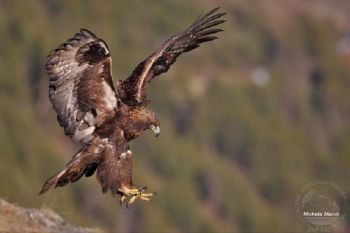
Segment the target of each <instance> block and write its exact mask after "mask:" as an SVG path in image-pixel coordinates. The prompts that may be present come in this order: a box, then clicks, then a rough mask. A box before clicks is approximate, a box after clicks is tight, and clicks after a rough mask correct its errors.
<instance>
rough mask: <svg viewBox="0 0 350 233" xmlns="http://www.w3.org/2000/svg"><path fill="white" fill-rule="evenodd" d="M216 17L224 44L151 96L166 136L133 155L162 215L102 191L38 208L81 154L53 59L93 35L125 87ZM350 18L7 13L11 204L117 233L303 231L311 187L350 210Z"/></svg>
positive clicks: (225, 5)
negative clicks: (332, 186)
mask: <svg viewBox="0 0 350 233" xmlns="http://www.w3.org/2000/svg"><path fill="white" fill-rule="evenodd" d="M216 6H221V7H222V10H223V11H226V12H227V13H228V14H227V16H226V19H227V22H226V23H225V24H224V25H223V26H222V28H223V29H224V30H225V32H223V33H221V34H220V35H219V39H218V40H216V41H214V42H212V43H208V44H205V45H203V46H202V47H201V48H200V49H198V50H195V51H193V52H191V53H190V54H185V55H184V56H182V57H180V58H179V60H178V61H177V63H176V64H175V65H174V66H173V67H172V68H171V69H170V71H169V72H168V73H167V74H165V75H162V76H161V77H160V78H158V79H157V80H156V81H154V82H152V84H151V86H150V89H149V92H150V94H151V99H152V103H151V106H150V108H151V109H153V110H155V111H156V112H157V113H158V115H159V117H160V119H161V128H162V134H161V136H160V137H159V138H157V139H156V138H155V137H154V135H152V133H151V132H145V134H144V135H143V136H142V137H140V138H138V139H136V140H134V141H133V142H132V143H131V148H132V150H133V152H134V180H135V183H136V184H140V185H147V186H148V188H149V189H150V190H151V191H156V192H158V194H159V195H157V196H156V197H155V198H154V201H153V202H152V203H142V202H137V203H136V204H135V205H134V206H133V208H132V209H130V210H125V209H121V208H120V207H119V203H118V201H119V199H118V198H114V197H112V196H111V195H110V194H108V195H102V193H101V189H100V186H99V185H98V183H97V182H96V179H95V178H90V179H81V180H80V181H79V182H78V183H75V184H71V185H68V186H66V187H65V188H62V189H55V190H50V191H49V192H48V193H46V194H45V195H44V196H38V195H37V193H38V191H39V189H40V187H41V185H42V183H43V182H44V180H45V179H46V178H48V177H49V176H51V175H53V174H54V173H56V172H57V171H59V170H60V169H61V168H62V167H63V166H64V165H65V163H66V162H67V161H68V159H69V158H70V156H72V155H73V154H74V153H75V152H76V151H77V150H78V148H79V145H75V144H73V143H71V142H70V139H69V138H66V137H65V136H64V134H63V130H62V129H61V128H60V127H59V126H58V123H57V122H56V115H55V113H54V111H53V109H52V107H51V104H50V102H49V99H48V78H47V76H46V74H45V70H44V64H45V58H46V55H47V54H48V53H49V52H50V51H51V50H52V49H54V48H56V47H57V46H58V45H59V44H60V43H61V42H63V41H65V40H66V39H67V38H69V37H71V36H72V35H73V34H74V33H75V32H77V31H78V30H79V29H80V28H82V27H84V28H87V29H89V30H91V31H93V32H94V33H96V35H98V36H99V37H101V38H103V39H104V40H105V41H106V42H107V44H108V45H109V48H110V50H111V53H112V57H113V75H114V80H115V81H116V80H118V79H124V78H125V77H127V76H128V75H129V74H130V72H131V71H132V70H133V68H134V67H135V65H136V64H138V63H139V62H140V61H142V60H143V59H144V58H146V57H147V56H148V55H149V54H151V53H152V52H153V51H154V50H155V49H156V48H157V47H158V46H159V45H160V44H161V43H162V42H163V41H164V40H166V39H167V38H168V37H169V36H171V35H173V34H174V33H177V32H179V31H181V30H183V29H184V28H186V27H187V26H188V25H189V24H191V23H192V21H193V20H195V19H196V18H197V16H198V15H199V14H200V13H201V12H204V11H208V10H210V9H212V8H214V7H216ZM349 12H350V2H349V1H323V0H298V1H295V0H283V1H279V0H266V1H258V0H249V1H247V0H203V1H187V0H164V1H153V0H152V1H143V2H142V3H141V2H140V1H136V0H118V1H97V0H86V1H83V0H79V1H78V0H76V1H69V0H61V1H58V0H41V1H39V0H26V1H22V0H0V76H1V77H0V146H1V151H0V155H1V162H0V184H1V185H0V196H1V197H2V198H5V199H6V200H8V201H11V202H15V203H18V204H20V205H23V206H26V207H42V206H44V207H47V208H51V209H53V210H55V211H57V212H58V213H60V214H61V215H62V216H64V218H65V219H67V220H69V221H70V222H72V223H74V224H80V225H82V226H86V227H98V228H101V229H104V230H106V231H113V232H285V231H288V232H301V231H305V227H304V225H303V224H302V223H301V222H300V221H299V220H298V219H297V217H296V214H295V207H294V201H295V198H296V196H297V194H298V192H299V191H300V189H301V187H302V186H303V185H305V184H307V183H309V182H312V181H315V180H329V181H332V182H334V183H336V184H337V185H338V186H339V187H341V189H342V190H344V191H345V192H346V193H347V195H348V196H350V186H349V181H348V179H349V177H350V169H349V164H350V157H349V155H350V124H349V120H350V91H349V90H350V14H349ZM339 229H340V230H342V231H344V232H345V231H350V220H349V218H347V220H346V221H345V222H343V223H342V225H341V226H340V228H339Z"/></svg>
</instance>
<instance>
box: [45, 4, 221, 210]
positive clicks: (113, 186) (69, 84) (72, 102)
mask: <svg viewBox="0 0 350 233" xmlns="http://www.w3.org/2000/svg"><path fill="white" fill-rule="evenodd" d="M218 10H219V8H215V9H213V10H211V11H209V12H208V13H206V14H204V15H202V16H200V17H199V18H198V19H197V20H195V21H194V22H193V23H192V24H191V25H190V26H189V27H188V28H187V29H186V30H184V31H183V32H181V33H179V34H177V35H174V36H172V37H170V39H168V40H167V41H166V42H164V43H163V44H162V45H161V46H160V47H159V48H158V49H157V50H156V51H155V52H154V53H152V54H151V55H150V56H149V57H148V58H146V59H145V60H144V61H142V62H141V63H140V64H138V65H137V66H136V68H135V69H134V71H133V72H132V73H131V75H130V76H129V77H128V78H127V79H125V80H122V81H119V82H118V83H117V88H115V87H114V84H113V78H112V72H111V67H112V58H111V54H110V51H109V49H108V46H107V44H106V42H105V41H103V40H102V39H100V38H98V37H97V36H96V35H95V34H94V33H92V32H90V31H88V30H86V29H81V30H80V32H78V33H76V34H75V35H74V36H73V37H72V38H70V39H68V40H67V41H66V42H64V43H63V44H61V45H60V46H59V47H58V48H57V49H54V50H53V51H52V52H50V54H49V55H48V57H47V62H46V71H47V74H48V76H49V98H50V101H51V103H52V106H53V108H54V110H55V111H56V113H57V120H58V122H59V124H60V126H61V127H63V128H64V132H65V134H66V135H68V136H70V137H71V138H72V139H73V140H75V141H79V142H81V143H82V145H83V146H82V148H81V149H80V150H79V152H78V153H76V154H75V155H74V156H73V157H72V159H71V160H70V161H69V162H68V163H67V164H66V166H65V167H64V169H63V170H62V171H60V172H58V173H57V174H56V175H54V176H52V177H51V178H49V179H47V180H46V182H45V183H44V185H43V187H42V189H41V191H40V194H43V193H45V192H46V191H48V190H49V189H50V188H51V187H55V188H56V187H63V186H65V185H66V184H69V183H72V182H76V181H78V180H79V179H80V178H81V177H83V176H85V177H89V176H91V175H93V174H94V173H96V177H97V180H98V182H99V183H100V185H101V187H102V192H103V193H105V192H107V191H111V193H112V194H113V195H116V194H118V195H120V196H121V199H120V201H121V204H123V203H125V204H126V206H127V207H128V206H129V205H130V204H133V203H134V202H135V201H136V200H143V201H150V198H151V197H152V196H154V194H155V193H154V192H150V193H147V192H146V189H145V188H137V187H138V186H135V185H134V183H133V180H132V159H133V156H132V152H131V150H130V149H129V141H131V140H133V139H134V138H136V137H138V136H140V135H141V134H142V133H143V131H145V130H147V129H150V130H152V131H153V132H154V134H155V135H156V136H159V134H160V127H159V126H160V122H159V119H158V117H157V116H156V114H155V113H154V112H153V111H151V110H149V109H148V108H147V105H148V104H149V102H150V101H149V100H148V99H147V87H148V84H149V83H150V82H151V81H152V80H153V78H154V77H156V76H158V75H160V74H162V73H165V72H167V71H168V69H169V68H170V66H171V65H172V64H174V62H175V61H176V59H177V57H178V56H180V55H181V54H183V53H185V52H189V51H191V50H193V49H196V48H198V47H199V46H200V44H202V43H205V42H209V41H212V40H215V39H217V37H216V36H214V34H217V33H219V32H221V31H222V29H219V28H213V27H215V26H217V25H219V24H222V23H223V22H225V20H223V19H222V17H223V16H224V15H225V13H217V11H218Z"/></svg>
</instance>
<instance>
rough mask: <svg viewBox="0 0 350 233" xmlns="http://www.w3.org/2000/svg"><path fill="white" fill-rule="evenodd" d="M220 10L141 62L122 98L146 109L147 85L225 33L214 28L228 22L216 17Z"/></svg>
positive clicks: (121, 90)
mask: <svg viewBox="0 0 350 233" xmlns="http://www.w3.org/2000/svg"><path fill="white" fill-rule="evenodd" d="M218 9H219V8H215V9H213V10H211V11H210V12H208V13H206V14H205V15H203V16H200V17H199V18H198V19H197V20H196V21H195V22H194V23H193V24H192V25H191V26H190V27H188V28H187V29H186V30H185V31H183V32H182V33H180V34H177V35H175V36H173V37H171V38H170V39H169V40H167V41H166V42H165V43H164V44H163V45H162V46H161V47H160V48H158V49H157V50H156V51H155V52H154V53H153V54H152V55H151V56H149V57H148V58H147V59H146V60H144V61H143V62H141V63H140V64H139V65H138V66H137V67H136V68H135V70H134V71H133V73H132V74H131V75H130V77H129V78H128V79H126V80H124V81H122V82H121V83H120V85H119V93H120V98H121V99H122V100H123V101H124V102H126V103H128V104H131V105H140V104H141V105H146V104H147V90H146V89H147V85H148V83H149V82H151V80H152V79H153V78H154V77H155V76H157V75H159V74H161V73H165V72H167V71H168V69H169V68H170V66H171V65H172V64H173V63H174V62H175V61H176V58H177V57H178V56H179V55H180V54H182V53H184V52H188V51H191V50H193V49H195V48H197V47H199V45H200V44H201V43H204V42H207V41H211V40H215V39H217V37H216V36H213V34H215V33H218V32H221V31H222V29H217V28H214V29H210V28H211V27H214V26H216V25H218V24H221V23H223V22H225V20H223V19H221V17H222V16H224V15H225V13H217V14H215V12H216V11H217V10H218Z"/></svg>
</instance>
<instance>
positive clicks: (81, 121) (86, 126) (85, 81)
mask: <svg viewBox="0 0 350 233" xmlns="http://www.w3.org/2000/svg"><path fill="white" fill-rule="evenodd" d="M46 70H47V73H48V75H49V97H50V100H51V103H52V105H53V107H54V109H55V111H56V113H57V119H58V122H59V123H60V125H61V126H62V127H63V128H64V130H65V133H66V134H67V135H69V136H71V137H72V138H73V139H75V140H78V141H82V142H87V141H89V140H90V139H91V137H92V133H93V132H94V130H95V128H96V127H98V126H99V125H101V124H103V123H104V122H106V121H107V120H108V119H109V118H111V117H112V116H113V114H112V113H113V112H114V108H115V107H116V105H117V102H118V97H117V96H116V94H115V89H114V86H113V82H112V75H111V57H110V53H109V51H108V47H107V45H106V43H105V42H104V41H103V40H101V39H99V38H97V37H96V36H95V35H94V34H93V33H91V32H89V31H88V30H86V29H81V30H80V32H79V33H77V34H75V35H74V37H73V38H71V39H68V40H67V41H66V42H65V43H63V44H61V45H60V46H59V47H58V48H57V49H55V50H53V51H52V52H51V53H50V54H49V55H48V58H47V62H46Z"/></svg>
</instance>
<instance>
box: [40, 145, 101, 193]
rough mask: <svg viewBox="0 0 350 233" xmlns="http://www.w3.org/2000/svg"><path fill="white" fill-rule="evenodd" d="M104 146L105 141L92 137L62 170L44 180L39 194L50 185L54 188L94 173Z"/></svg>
mask: <svg viewBox="0 0 350 233" xmlns="http://www.w3.org/2000/svg"><path fill="white" fill-rule="evenodd" d="M104 147H105V142H104V141H103V140H101V139H100V138H95V139H93V140H92V141H91V142H90V143H89V144H87V145H86V146H84V147H83V148H82V149H81V150H80V151H79V152H78V153H76V154H75V155H74V156H73V157H72V159H71V160H70V161H69V162H68V163H67V165H66V166H65V168H64V169H63V170H62V171H60V172H59V173H57V174H55V175H54V176H52V177H50V178H49V179H47V180H46V181H45V183H44V185H43V186H42V188H41V190H40V192H39V194H43V193H45V192H46V191H48V190H49V189H50V188H51V187H52V186H54V187H55V188H56V187H62V186H65V185H66V184H68V183H69V182H76V181H78V180H79V179H80V178H81V177H82V176H83V175H85V176H86V177H88V176H91V175H92V174H94V172H95V170H96V169H97V167H98V165H99V163H100V159H101V154H102V152H103V150H104Z"/></svg>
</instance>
